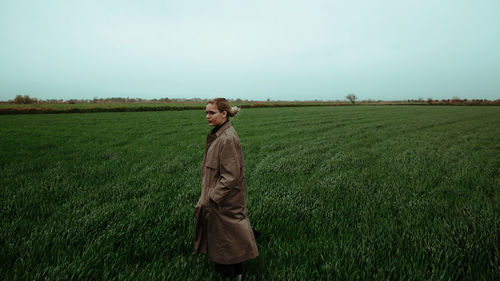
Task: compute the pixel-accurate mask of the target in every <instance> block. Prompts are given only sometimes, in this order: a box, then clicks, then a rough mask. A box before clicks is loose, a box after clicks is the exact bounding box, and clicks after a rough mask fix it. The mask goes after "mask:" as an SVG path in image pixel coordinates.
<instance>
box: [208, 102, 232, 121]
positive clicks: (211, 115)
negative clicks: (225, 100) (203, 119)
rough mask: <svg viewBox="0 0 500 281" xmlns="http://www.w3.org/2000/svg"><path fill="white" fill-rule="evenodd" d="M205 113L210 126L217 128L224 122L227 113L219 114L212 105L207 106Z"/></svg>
mask: <svg viewBox="0 0 500 281" xmlns="http://www.w3.org/2000/svg"><path fill="white" fill-rule="evenodd" d="M205 112H206V113H207V121H208V124H209V125H210V126H217V125H220V124H222V123H224V122H226V119H227V112H225V111H223V112H220V111H219V109H217V106H216V105H215V104H213V103H209V104H207V106H206V107H205Z"/></svg>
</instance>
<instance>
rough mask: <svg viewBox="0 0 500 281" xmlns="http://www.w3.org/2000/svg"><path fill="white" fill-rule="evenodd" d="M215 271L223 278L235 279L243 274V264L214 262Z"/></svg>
mask: <svg viewBox="0 0 500 281" xmlns="http://www.w3.org/2000/svg"><path fill="white" fill-rule="evenodd" d="M214 266H215V270H216V271H217V272H218V273H219V274H220V275H222V276H224V277H229V278H235V277H236V276H237V275H239V274H242V273H243V263H237V264H220V263H216V262H214Z"/></svg>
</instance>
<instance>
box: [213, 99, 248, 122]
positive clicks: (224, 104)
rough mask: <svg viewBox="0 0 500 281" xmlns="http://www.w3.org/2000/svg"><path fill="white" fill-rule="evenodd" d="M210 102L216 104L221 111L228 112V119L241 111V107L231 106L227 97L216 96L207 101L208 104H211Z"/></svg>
mask: <svg viewBox="0 0 500 281" xmlns="http://www.w3.org/2000/svg"><path fill="white" fill-rule="evenodd" d="M209 103H211V104H215V106H217V109H218V110H219V111H220V112H223V111H225V112H227V118H228V119H229V117H234V116H235V115H236V114H237V113H238V111H240V108H239V107H237V106H231V105H230V104H229V102H228V101H227V100H226V99H225V98H215V99H212V100H209V101H208V102H207V104H209Z"/></svg>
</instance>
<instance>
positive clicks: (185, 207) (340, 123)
mask: <svg viewBox="0 0 500 281" xmlns="http://www.w3.org/2000/svg"><path fill="white" fill-rule="evenodd" d="M0 125H1V126H0V132H1V139H0V147H1V150H0V155H1V156H0V173H1V174H0V187H1V189H0V200H1V209H0V210H1V211H0V215H1V216H0V217H1V223H0V276H1V277H2V278H1V279H2V280H69V279H73V280H217V275H216V274H215V273H214V271H213V266H212V264H211V263H210V262H209V260H208V258H207V257H206V256H203V255H192V254H191V250H192V248H191V246H192V236H193V235H192V233H193V223H194V215H193V209H194V205H195V203H196V201H197V199H198V196H199V192H200V172H201V167H200V165H201V161H202V157H203V152H204V145H205V138H206V133H207V132H208V131H209V130H210V128H209V127H208V125H207V123H206V121H205V119H204V113H203V111H193V110H188V111H162V112H132V113H94V114H58V115H51V114H48V115H2V116H0ZM233 125H234V127H235V128H236V130H237V131H238V133H239V135H240V139H241V143H242V146H243V152H244V154H245V160H246V161H245V162H246V177H247V197H248V212H249V217H250V221H251V223H252V225H253V227H254V228H256V229H258V230H260V231H261V232H263V233H264V234H263V236H262V237H261V238H259V240H258V241H257V244H258V247H259V251H260V256H259V257H258V258H257V259H254V260H251V261H248V262H246V263H245V270H246V272H247V280H499V276H500V249H499V245H500V220H499V216H500V208H499V204H500V190H499V187H500V107H486V106H485V107H447V106H442V107H430V106H429V107H428V106H418V107H416V106H350V107H304V108H259V109H243V110H242V111H241V112H240V114H239V115H238V116H237V117H236V118H235V119H234V120H233Z"/></svg>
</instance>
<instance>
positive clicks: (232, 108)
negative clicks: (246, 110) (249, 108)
mask: <svg viewBox="0 0 500 281" xmlns="http://www.w3.org/2000/svg"><path fill="white" fill-rule="evenodd" d="M238 111H240V108H239V107H237V106H231V111H230V113H231V117H233V116H234V115H236V113H238Z"/></svg>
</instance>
